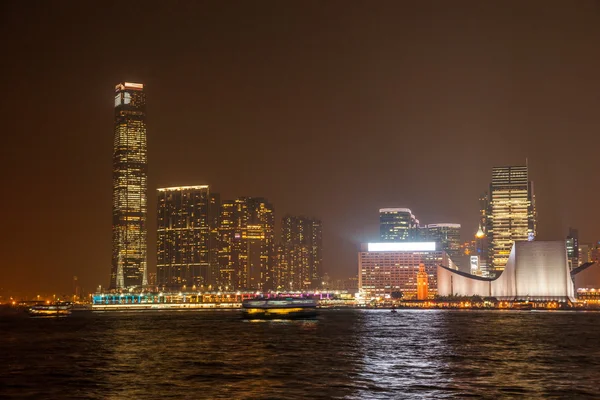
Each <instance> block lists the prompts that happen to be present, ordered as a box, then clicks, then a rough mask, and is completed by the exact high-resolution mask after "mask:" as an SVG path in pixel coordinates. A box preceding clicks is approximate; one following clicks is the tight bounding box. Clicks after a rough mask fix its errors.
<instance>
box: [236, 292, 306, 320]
mask: <svg viewBox="0 0 600 400" xmlns="http://www.w3.org/2000/svg"><path fill="white" fill-rule="evenodd" d="M317 305H318V303H317V301H316V300H313V299H298V298H291V297H286V298H272V299H269V298H256V299H249V300H244V301H243V302H242V314H243V317H244V318H246V319H297V318H314V317H316V316H317Z"/></svg>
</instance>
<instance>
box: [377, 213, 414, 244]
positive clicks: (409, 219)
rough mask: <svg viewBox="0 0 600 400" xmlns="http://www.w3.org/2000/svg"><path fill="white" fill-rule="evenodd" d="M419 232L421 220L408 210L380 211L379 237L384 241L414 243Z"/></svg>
mask: <svg viewBox="0 0 600 400" xmlns="http://www.w3.org/2000/svg"><path fill="white" fill-rule="evenodd" d="M418 232H419V220H418V219H416V218H415V216H414V215H413V213H412V211H411V210H410V209H408V208H382V209H380V210H379V235H380V238H381V240H382V241H386V242H387V241H389V242H398V241H414V240H416V239H417V236H418Z"/></svg>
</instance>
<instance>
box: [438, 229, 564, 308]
mask: <svg viewBox="0 0 600 400" xmlns="http://www.w3.org/2000/svg"><path fill="white" fill-rule="evenodd" d="M573 272H576V271H573ZM573 272H571V271H570V270H569V266H568V262H567V251H566V246H565V242H564V241H561V240H559V241H535V242H516V243H515V245H514V246H512V248H511V252H510V255H509V257H508V262H507V263H506V268H505V269H504V270H503V271H502V272H500V273H498V274H497V275H496V276H495V277H494V278H484V277H479V276H474V275H470V274H466V273H464V272H461V271H456V270H452V269H449V268H447V267H445V266H443V265H440V266H438V272H437V284H438V286H437V287H438V293H439V295H440V296H450V295H460V296H481V297H495V298H497V299H500V300H553V301H573V300H574V296H575V295H574V293H575V292H574V284H573V278H572V275H573Z"/></svg>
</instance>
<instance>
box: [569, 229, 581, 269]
mask: <svg viewBox="0 0 600 400" xmlns="http://www.w3.org/2000/svg"><path fill="white" fill-rule="evenodd" d="M567 259H568V260H569V268H570V269H573V268H577V267H578V266H579V233H578V232H577V229H573V228H569V234H568V235H567Z"/></svg>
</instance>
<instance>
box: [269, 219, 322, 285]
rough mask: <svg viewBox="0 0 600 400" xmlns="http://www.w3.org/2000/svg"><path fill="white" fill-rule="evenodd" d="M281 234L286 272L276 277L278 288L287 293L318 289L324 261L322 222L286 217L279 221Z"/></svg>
mask: <svg viewBox="0 0 600 400" xmlns="http://www.w3.org/2000/svg"><path fill="white" fill-rule="evenodd" d="M281 231H282V232H281V236H282V242H283V248H284V254H285V261H284V263H283V266H285V268H286V271H285V272H286V273H284V274H280V275H279V276H280V281H279V282H277V283H278V286H279V287H280V288H281V289H286V290H302V289H309V288H319V287H320V284H321V277H322V265H321V264H322V262H323V229H322V224H321V221H320V220H317V219H312V218H306V217H296V216H291V215H286V216H285V217H283V219H282V221H281ZM281 267H282V265H279V266H278V268H281Z"/></svg>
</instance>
